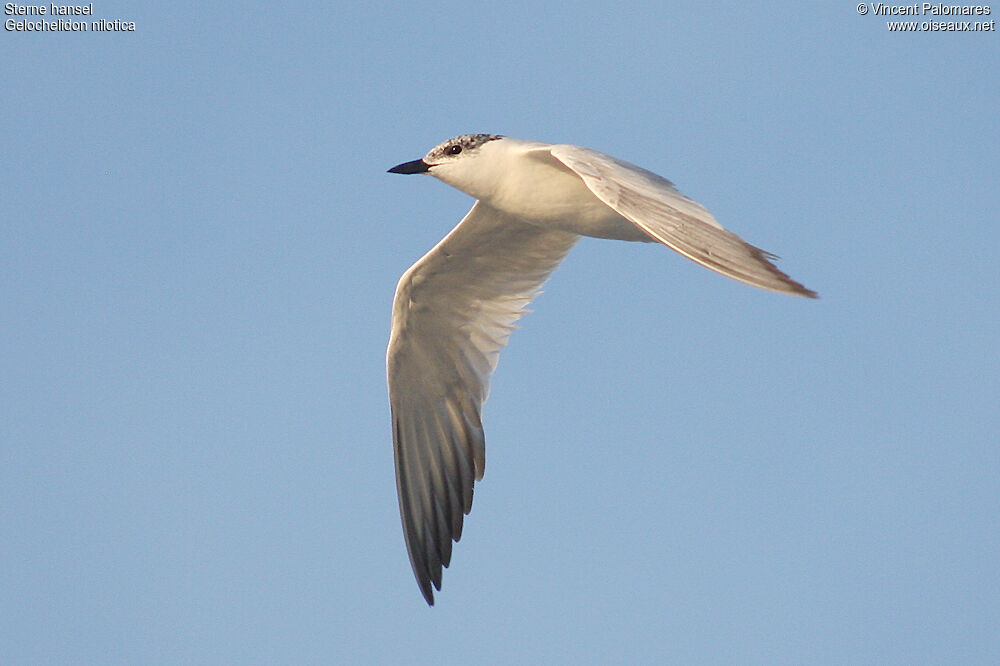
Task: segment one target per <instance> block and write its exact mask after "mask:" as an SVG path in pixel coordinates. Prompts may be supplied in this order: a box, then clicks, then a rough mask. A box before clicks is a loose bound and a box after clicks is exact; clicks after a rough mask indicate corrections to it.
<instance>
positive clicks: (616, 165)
mask: <svg viewBox="0 0 1000 666" xmlns="http://www.w3.org/2000/svg"><path fill="white" fill-rule="evenodd" d="M551 154H552V156H553V157H555V158H556V159H557V160H559V161H560V162H562V163H563V164H565V165H566V166H567V167H569V168H570V169H572V170H573V171H574V172H576V174H577V175H578V176H580V178H582V179H583V182H584V183H585V184H586V185H587V187H588V188H590V191H591V192H593V193H594V195H595V196H597V198H598V199H600V200H601V201H603V202H604V203H606V204H607V205H608V206H610V207H611V208H612V209H613V210H614V211H615V212H617V213H618V214H619V215H621V216H622V217H624V218H625V219H627V220H629V221H630V222H632V223H633V224H635V225H636V226H638V227H639V228H641V229H642V230H643V231H645V232H646V233H647V234H649V235H650V236H652V237H653V238H655V239H656V240H658V241H660V242H661V243H663V244H664V245H666V246H667V247H669V248H671V249H673V250H676V251H677V252H679V253H680V254H682V255H684V256H685V257H687V258H688V259H691V260H693V261H696V262H697V263H699V264H701V265H702V266H705V267H706V268H709V269H711V270H713V271H715V272H717V273H721V274H722V275H725V276H726V277H730V278H733V279H734V280H739V281H740V282H745V283H747V284H749V285H753V286H754V287H760V288H761V289H770V290H771V291H778V292H783V293H787V294H797V295H800V296H808V297H810V298H816V292H814V291H812V290H810V289H807V288H806V287H804V286H803V285H801V284H799V283H798V282H796V281H795V280H793V279H791V278H790V277H788V276H787V275H786V274H785V273H783V272H782V271H781V270H779V269H778V267H777V266H775V265H774V264H773V263H772V261H771V260H773V259H776V258H777V257H775V256H774V255H773V254H771V253H769V252H766V251H764V250H761V249H760V248H757V247H754V246H753V245H750V244H749V243H747V242H746V241H744V240H743V239H742V238H740V237H739V236H737V235H736V234H734V233H732V232H730V231H727V230H726V229H724V228H723V227H722V225H721V224H719V223H718V221H717V220H716V219H715V218H714V217H713V216H712V214H711V213H709V212H708V210H706V209H705V207H704V206H702V205H701V204H699V203H698V202H696V201H693V200H692V199H689V198H688V197H686V196H684V195H683V194H681V193H680V192H679V191H677V188H676V187H674V185H673V183H671V182H670V181H669V180H667V179H666V178H662V177H661V176H658V175H656V174H655V173H652V172H650V171H646V170H645V169H643V168H641V167H637V166H635V165H634V164H629V163H628V162H624V161H622V160H617V159H615V158H613V157H611V156H609V155H605V154H604V153H599V152H597V151H595V150H590V149H587V148H581V147H579V146H571V145H565V144H562V145H556V146H552V148H551Z"/></svg>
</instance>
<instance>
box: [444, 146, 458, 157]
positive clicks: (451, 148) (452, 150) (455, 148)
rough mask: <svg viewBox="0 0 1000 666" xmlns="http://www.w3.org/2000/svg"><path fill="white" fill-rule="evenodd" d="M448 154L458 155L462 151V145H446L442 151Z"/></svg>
mask: <svg viewBox="0 0 1000 666" xmlns="http://www.w3.org/2000/svg"><path fill="white" fill-rule="evenodd" d="M444 152H445V153H447V154H448V155H458V154H459V153H460V152H462V146H460V145H458V144H455V145H454V146H448V149H447V150H446V151H444Z"/></svg>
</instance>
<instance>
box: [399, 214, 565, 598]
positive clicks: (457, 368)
mask: <svg viewBox="0 0 1000 666" xmlns="http://www.w3.org/2000/svg"><path fill="white" fill-rule="evenodd" d="M578 238H579V237H578V236H577V235H575V234H571V233H567V232H564V231H558V230H551V229H543V228H541V227H538V226H534V225H531V224H528V223H527V222H524V221H522V220H520V219H518V218H515V217H512V216H510V215H507V214H504V213H501V212H500V211H497V210H496V209H494V208H491V207H490V206H488V205H486V204H483V203H481V202H477V203H476V204H475V205H474V206H473V207H472V210H471V211H469V213H468V215H466V216H465V218H464V219H463V220H462V221H461V222H460V223H459V224H458V226H457V227H455V229H453V230H452V231H451V233H449V234H448V235H447V236H446V237H445V238H444V239H443V240H442V241H441V242H440V243H438V244H437V245H436V246H435V247H434V249H432V250H431V251H430V252H428V253H427V254H426V255H425V256H424V257H423V258H421V259H420V260H419V261H418V262H417V263H416V264H414V265H413V266H412V267H411V268H410V269H409V270H408V271H406V273H404V274H403V277H402V278H401V279H400V281H399V285H398V286H397V288H396V296H395V299H394V301H393V315H392V332H391V335H390V339H389V349H388V353H387V357H386V367H387V373H388V383H389V402H390V405H391V408H392V420H393V448H394V451H395V455H394V458H395V463H396V488H397V492H398V495H399V509H400V517H401V519H402V523H403V533H404V535H405V538H406V548H407V552H408V553H409V557H410V565H411V566H412V567H413V573H414V576H416V579H417V583H418V585H419V586H420V589H421V592H422V593H423V595H424V598H425V599H426V600H427V603H428V604H433V603H434V592H433V589H432V587H431V586H432V585H433V587H434V588H437V589H438V590H440V589H441V569H442V567H447V566H448V564H449V562H450V560H451V549H452V542H453V541H458V539H459V538H460V537H461V535H462V522H463V518H464V516H465V514H467V513H469V511H470V510H471V508H472V494H473V486H474V483H475V481H478V480H479V479H481V478H482V477H483V469H484V466H485V463H486V456H485V451H486V449H485V438H484V437H483V426H482V405H483V403H484V402H485V401H486V398H487V396H488V395H489V382H490V376H491V375H492V373H493V371H494V370H495V369H496V365H497V361H498V359H499V357H500V351H501V350H502V349H503V347H504V346H505V345H506V344H507V339H508V338H509V337H510V334H511V331H513V329H514V323H515V322H516V321H517V319H518V318H519V317H520V316H521V315H522V314H523V312H524V308H525V306H527V304H528V303H529V302H530V301H531V299H532V298H533V297H534V296H535V294H536V293H537V292H538V290H539V288H540V287H541V286H542V284H543V283H544V282H545V280H546V279H547V278H548V276H549V275H550V274H551V273H552V271H553V270H555V268H556V266H558V265H559V263H560V262H561V261H562V260H563V258H564V257H565V256H566V254H567V253H568V252H569V250H570V248H572V247H573V245H574V243H575V242H576V240H577V239H578Z"/></svg>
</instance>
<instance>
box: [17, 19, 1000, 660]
mask: <svg viewBox="0 0 1000 666" xmlns="http://www.w3.org/2000/svg"><path fill="white" fill-rule="evenodd" d="M547 4H551V3H547ZM666 5H667V3H655V4H654V3H650V4H649V5H645V4H638V5H631V6H619V7H618V8H615V9H610V8H608V7H609V6H610V3H594V4H586V3H583V4H578V3H559V6H558V7H550V6H544V7H543V5H542V3H537V4H536V3H520V2H507V3H478V4H476V5H471V4H470V3H424V2H388V3H375V4H373V5H372V4H369V5H366V4H365V3H344V2H334V3H329V2H315V3H299V4H296V5H292V8H291V9H281V6H280V5H278V4H276V3H251V2H248V3H242V4H240V5H238V6H237V7H236V8H223V7H222V6H221V5H220V4H217V3H201V2H197V3H195V2H170V3H125V2H95V3H94V13H95V17H94V18H104V19H108V20H113V19H124V20H128V21H134V22H135V24H136V30H135V32H118V33H100V34H98V33H76V34H74V33H15V32H8V31H3V34H2V35H0V59H2V63H3V66H2V68H0V118H2V127H3V129H2V134H0V136H2V148H0V189H2V194H0V661H2V662H4V663H15V664H16V663H23V664H29V663H30V664H39V663H59V662H61V663H69V662H74V663H227V662H228V663H334V662H337V661H341V662H344V663H347V662H353V663H362V662H371V663H392V662H397V663H403V662H405V663H414V664H425V663H476V662H483V663H512V662H516V663H551V662H564V663H568V662H574V663H601V662H605V663H608V662H617V661H620V662H633V663H635V662H640V663H641V662H653V661H662V662H668V663H670V662H673V663H733V662H738V663H759V664H775V663H897V664H913V663H946V662H951V663H983V664H985V663H998V662H1000V577H998V571H1000V434H998V433H1000V379H998V377H1000V352H998V345H997V343H998V339H1000V299H998V292H1000V264H998V261H997V255H998V250H1000V231H998V212H997V211H998V208H1000V201H998V192H1000V157H998V155H1000V150H998V148H1000V123H998V121H997V111H998V109H1000V86H998V85H997V72H998V71H1000V41H998V39H1000V37H998V33H996V32H987V33H942V32H934V33H929V32H923V33H909V34H899V33H890V32H889V31H888V30H887V28H886V24H885V19H884V18H880V17H876V16H874V15H872V14H870V13H869V15H867V16H862V15H859V13H858V12H857V9H856V4H855V3H853V2H824V3H812V2H810V3H802V2H770V3H757V4H753V3H744V2H731V3H714V2H708V3H706V2H678V3H669V6H666ZM993 12H994V14H993V16H992V17H987V18H996V14H1000V7H996V8H994V9H993ZM3 18H4V19H6V18H9V17H6V16H5V17H3ZM929 18H930V17H923V18H920V17H918V20H927V19H929ZM935 18H937V19H939V18H940V17H935ZM466 132H492V133H502V134H508V135H510V136H515V137H520V138H527V139H539V140H545V141H551V142H565V143H577V144H580V145H584V146H588V147H591V148H595V149H597V150H602V151H605V152H608V153H611V154H613V155H615V156H617V157H620V158H623V159H626V160H629V161H631V162H634V163H636V164H639V165H641V166H644V167H647V168H649V169H651V170H653V171H656V172H658V173H660V174H662V175H664V176H666V177H668V178H671V179H673V180H674V181H675V182H676V183H677V184H678V186H679V187H680V188H681V190H682V191H684V192H685V193H687V194H688V195H690V196H691V197H693V198H695V199H697V200H698V201H700V202H702V203H703V204H704V205H706V206H707V207H708V208H709V209H710V210H711V211H712V212H713V213H714V214H715V215H716V217H717V218H718V219H719V220H720V221H721V222H722V223H723V224H725V225H726V226H727V227H729V228H730V229H732V230H733V231H735V232H737V233H739V234H740V235H741V236H743V237H744V238H746V239H747V240H748V241H750V242H752V243H754V244H756V245H759V246H761V247H763V248H766V249H768V250H771V251H773V252H775V253H777V254H779V255H781V256H782V257H783V259H782V261H781V264H780V265H781V267H782V268H783V269H784V270H785V271H787V272H788V273H789V274H790V275H792V276H793V277H794V278H795V279H797V280H800V281H802V282H803V283H804V284H806V285H807V286H809V287H811V288H813V289H816V290H817V291H819V292H820V294H821V296H822V298H821V299H820V300H818V301H808V300H805V299H798V298H791V297H787V296H781V295H777V294H772V293H768V292H763V291H758V290H755V289H752V288H750V287H747V286H745V285H741V284H739V283H736V282H732V281H729V280H726V279H724V278H722V277H720V276H718V275H715V274H712V273H711V272H709V271H706V270H704V269H702V268H700V267H698V266H696V265H695V264H693V263H691V262H689V261H686V260H684V259H683V258H682V257H680V256H679V255H677V254H675V253H673V252H671V251H669V250H668V249H666V248H663V247H659V246H654V245H642V244H626V243H612V242H608V241H597V240H585V241H583V242H581V243H580V245H579V246H578V247H577V248H576V250H574V252H573V253H572V254H571V255H570V257H569V259H568V260H567V262H566V263H565V264H564V265H563V266H562V267H561V268H560V269H559V270H558V271H557V272H556V273H555V275H554V277H553V278H552V280H551V281H550V282H549V284H548V285H547V287H546V291H545V293H544V294H543V295H542V296H541V297H540V298H539V299H538V300H536V302H535V303H534V306H533V309H534V311H535V312H534V313H533V314H531V315H529V316H528V317H526V318H525V319H523V320H522V322H521V325H522V327H521V329H520V330H519V331H518V332H517V333H516V334H515V335H514V336H513V338H512V340H511V345H510V346H509V347H508V349H507V351H506V352H505V354H504V355H503V357H502V359H501V362H500V367H499V370H498V373H497V375H496V377H495V380H494V383H493V394H492V397H491V400H490V402H489V404H488V405H487V406H486V409H485V413H484V419H485V424H486V429H487V467H486V477H485V479H484V481H483V482H482V483H480V484H478V485H477V488H476V500H475V505H474V508H473V512H472V514H471V516H470V517H469V518H468V519H467V521H466V530H465V533H464V536H463V538H462V541H461V542H460V543H459V544H458V545H457V546H456V548H455V553H454V558H453V562H452V566H451V568H450V569H449V570H448V571H446V572H445V578H444V589H443V591H442V592H441V593H439V594H438V597H437V601H438V603H437V605H436V606H435V607H434V608H433V609H431V608H428V607H427V606H426V605H425V604H424V602H423V600H422V599H421V597H420V594H419V591H418V589H417V586H416V584H415V582H414V580H413V577H412V574H411V572H410V567H409V563H408V561H407V557H406V551H405V547H404V544H403V537H402V531H401V528H400V525H399V515H398V510H397V505H396V489H395V482H394V478H393V463H392V445H391V438H390V430H389V418H388V417H389V413H388V405H387V398H386V389H385V370H384V354H385V345H386V342H387V337H388V329H389V315H390V304H391V299H392V294H393V290H394V288H395V286H396V281H397V279H398V278H399V276H400V274H401V273H402V272H403V271H404V270H405V269H406V268H407V267H408V266H409V265H410V264H411V263H413V262H414V261H415V260H416V259H417V258H418V257H420V256H421V255H422V254H423V253H424V252H425V251H426V250H428V249H429V248H430V247H431V246H432V245H433V244H434V243H435V242H437V240H438V239H440V238H441V237H442V236H443V235H444V234H445V233H446V232H447V231H448V230H449V229H450V228H451V227H452V226H453V225H454V224H455V223H456V222H457V221H458V220H459V219H460V218H461V216H462V215H464V213H465V212H466V211H467V209H468V208H469V206H470V204H471V200H470V199H469V198H468V197H467V196H465V195H463V194H461V193H459V192H457V191H454V190H451V189H450V188H448V187H447V186H445V185H444V184H442V183H440V182H438V181H435V180H433V179H431V178H423V177H416V176H410V177H402V176H395V175H389V174H386V173H385V170H386V169H387V168H389V167H391V166H393V165H394V164H397V163H399V162H403V161H407V160H412V159H416V158H419V157H421V156H422V155H423V154H424V153H425V152H426V150H427V149H429V148H430V147H431V146H433V145H435V144H436V143H438V142H440V141H442V140H444V139H446V138H448V137H450V136H453V135H456V134H461V133H466Z"/></svg>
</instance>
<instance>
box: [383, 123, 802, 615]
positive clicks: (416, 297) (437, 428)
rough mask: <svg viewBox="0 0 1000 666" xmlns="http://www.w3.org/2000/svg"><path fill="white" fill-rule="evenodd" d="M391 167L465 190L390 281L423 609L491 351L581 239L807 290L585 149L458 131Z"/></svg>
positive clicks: (475, 434) (714, 225)
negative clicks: (468, 201)
mask: <svg viewBox="0 0 1000 666" xmlns="http://www.w3.org/2000/svg"><path fill="white" fill-rule="evenodd" d="M390 172H392V173H429V174H430V175H433V176H435V177H437V178H439V179H440V180H442V181H444V182H446V183H448V184H449V185H452V186H453V187H456V188H457V189H459V190H462V191H463V192H466V193H467V194H469V195H471V196H473V197H474V198H476V199H477V202H476V204H475V205H474V206H473V207H472V210H471V211H469V213H468V214H467V215H466V216H465V218H464V219H463V220H462V221H461V222H460V223H459V225H458V226H457V227H455V229H453V230H452V231H451V233H449V234H448V235H447V236H446V237H445V238H444V239H443V240H442V241H441V242H440V243H438V244H437V245H436V246H435V247H434V248H433V249H432V250H431V251H430V252H428V253H427V254H426V255H424V257H422V258H421V259H420V260H419V261H418V262H417V263H416V264H414V265H413V266H412V267H410V269H409V270H407V271H406V272H405V273H404V274H403V277H402V278H401V279H400V281H399V285H398V287H397V288H396V296H395V299H394V302H393V314H392V331H391V333H390V339H389V349H388V354H387V361H386V366H387V373H388V383H389V396H390V403H391V408H392V421H393V441H394V451H395V461H396V483H397V491H398V493H399V502H400V514H401V516H402V521H403V531H404V534H405V536H406V544H407V551H408V552H409V555H410V564H411V565H412V567H413V571H414V574H415V576H416V578H417V582H418V584H419V585H420V588H421V591H422V592H423V594H424V598H425V599H426V600H427V602H428V603H429V604H433V599H434V597H433V591H432V590H431V584H432V583H433V585H434V587H436V588H437V589H441V567H442V566H448V563H449V561H450V559H451V546H452V541H458V539H459V537H460V536H461V531H462V520H463V516H464V514H467V513H468V512H469V511H470V509H471V507H472V490H473V484H474V482H475V481H477V480H479V479H481V478H482V475H483V468H484V465H485V443H484V437H483V429H482V421H481V408H482V404H483V403H484V402H485V400H486V397H487V394H488V392H489V379H490V375H491V374H492V373H493V370H494V369H495V368H496V364H497V360H498V358H499V354H500V350H501V349H502V348H503V347H504V346H505V345H506V343H507V338H508V337H509V335H510V332H511V330H512V329H513V325H514V322H515V321H516V320H517V319H518V318H519V317H520V316H521V314H522V313H523V311H524V308H525V306H526V305H527V304H528V303H529V302H530V301H531V299H532V297H533V296H534V295H535V294H536V293H537V292H538V290H539V288H540V287H541V285H542V284H543V283H544V282H545V280H546V279H547V278H548V276H549V275H550V274H551V273H552V271H553V270H555V268H556V267H557V266H558V265H559V263H560V262H561V261H562V260H563V258H564V257H565V256H566V254H567V253H568V252H569V250H570V249H571V248H572V247H573V245H574V244H575V243H576V241H577V240H578V239H579V237H580V236H592V237H596V238H606V239H613V240H627V241H644V242H660V243H663V244H664V245H667V246H668V247H670V248H672V249H674V250H676V251H677V252H679V253H681V254H683V255H684V256H687V257H688V258H690V259H692V260H694V261H696V262H698V263H700V264H702V265H703V266H705V267H707V268H710V269H712V270H714V271H716V272H719V273H722V274H723V275H726V276H728V277H731V278H733V279H736V280H740V281H742V282H746V283H748V284H751V285H753V286H757V287H760V288H763V289H770V290H772V291H779V292H785V293H790V294H797V295H802V296H810V297H814V296H815V294H814V293H813V292H811V291H810V290H808V289H806V288H805V287H803V286H802V285H801V284H799V283H797V282H795V281H793V280H791V279H790V278H789V277H788V276H787V275H785V274H784V273H782V272H781V271H780V270H778V269H777V268H776V267H775V266H774V265H773V264H772V263H771V261H770V260H771V259H773V256H772V255H769V254H768V253H766V252H764V251H763V250H760V249H758V248H755V247H753V246H752V245H749V244H747V243H746V242H744V241H743V240H741V239H740V238H739V237H738V236H736V235H735V234H732V233H731V232H729V231H726V230H725V229H723V228H722V226H721V225H720V224H719V223H718V222H717V221H716V220H715V218H714V217H712V215H711V214H710V213H709V212H708V211H707V210H706V209H705V208H704V207H703V206H701V205H700V204H698V203H697V202H695V201H692V200H691V199H689V198H687V197H685V196H684V195H683V194H681V193H680V192H678V191H677V189H676V188H675V187H674V186H673V184H672V183H671V182H670V181H668V180H666V179H664V178H661V177H660V176H657V175H656V174H654V173H651V172H649V171H646V170H644V169H641V168H639V167H637V166H635V165H632V164H629V163H627V162H623V161H620V160H617V159H615V158H612V157H610V156H608V155H604V154H603V153H598V152H596V151H592V150H589V149H586V148H581V147H579V146H571V145H566V144H559V145H553V144H547V143H541V142H537V141H522V140H520V139H512V138H509V137H502V136H498V135H492V134H470V135H463V136H460V137H455V138H454V139H450V140H449V141H446V142H444V143H442V144H440V145H438V146H436V147H435V148H433V149H432V150H431V151H430V152H429V153H428V154H427V155H426V156H425V157H424V158H423V159H421V160H415V161H413V162H407V163H404V164H400V165H398V166H396V167H393V168H392V169H390Z"/></svg>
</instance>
